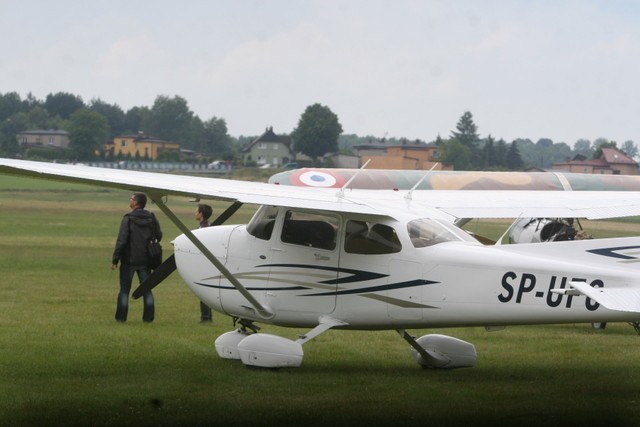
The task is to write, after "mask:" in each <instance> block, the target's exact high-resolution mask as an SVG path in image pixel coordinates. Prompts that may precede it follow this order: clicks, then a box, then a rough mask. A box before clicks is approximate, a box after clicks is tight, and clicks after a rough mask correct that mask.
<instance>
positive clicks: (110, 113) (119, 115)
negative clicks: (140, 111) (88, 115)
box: [89, 98, 126, 139]
mask: <svg viewBox="0 0 640 427" xmlns="http://www.w3.org/2000/svg"><path fill="white" fill-rule="evenodd" d="M89 109H90V110H91V111H95V112H96V113H99V114H102V115H103V116H104V117H105V118H106V119H107V123H108V124H109V129H110V130H111V133H110V135H109V137H110V138H111V139H113V138H115V137H116V136H118V135H122V134H123V133H124V132H125V129H126V128H125V121H124V117H125V116H124V111H122V108H120V107H119V106H118V104H109V103H107V102H104V101H103V100H101V99H100V98H95V99H92V100H91V103H90V104H89Z"/></svg>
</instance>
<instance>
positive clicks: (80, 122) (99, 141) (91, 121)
mask: <svg viewBox="0 0 640 427" xmlns="http://www.w3.org/2000/svg"><path fill="white" fill-rule="evenodd" d="M108 138H109V124H108V122H107V119H106V118H105V117H104V116H103V115H102V114H99V113H96V112H95V111H91V110H89V109H88V108H83V109H80V110H78V111H76V112H75V113H73V114H72V115H71V119H70V124H69V148H71V150H73V152H74V153H75V155H76V156H77V159H78V160H92V159H94V158H95V157H96V155H95V153H96V151H97V152H99V151H101V149H102V145H103V144H104V143H105V142H107V141H108Z"/></svg>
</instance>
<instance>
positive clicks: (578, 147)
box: [573, 139, 593, 159]
mask: <svg viewBox="0 0 640 427" xmlns="http://www.w3.org/2000/svg"><path fill="white" fill-rule="evenodd" d="M573 151H574V153H575V154H582V155H583V156H585V157H586V158H587V159H588V158H590V157H592V156H593V148H592V147H591V141H589V140H588V139H579V140H577V141H576V143H575V144H574V145H573Z"/></svg>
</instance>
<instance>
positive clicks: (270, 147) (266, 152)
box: [242, 127, 293, 167]
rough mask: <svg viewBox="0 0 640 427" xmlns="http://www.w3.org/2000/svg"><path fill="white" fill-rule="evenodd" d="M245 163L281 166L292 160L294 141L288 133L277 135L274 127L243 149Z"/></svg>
mask: <svg viewBox="0 0 640 427" xmlns="http://www.w3.org/2000/svg"><path fill="white" fill-rule="evenodd" d="M242 158H243V163H244V164H245V165H246V164H247V163H251V162H255V163H256V164H257V165H258V166H264V165H270V166H273V167H280V166H282V165H285V164H287V163H289V162H291V161H292V159H293V151H292V141H291V137H290V136H288V135H276V134H275V133H274V132H273V127H268V128H267V129H266V130H265V132H264V133H263V134H262V135H260V136H259V137H257V138H256V139H254V140H253V141H252V142H251V143H250V144H249V145H247V146H246V147H245V148H243V149H242Z"/></svg>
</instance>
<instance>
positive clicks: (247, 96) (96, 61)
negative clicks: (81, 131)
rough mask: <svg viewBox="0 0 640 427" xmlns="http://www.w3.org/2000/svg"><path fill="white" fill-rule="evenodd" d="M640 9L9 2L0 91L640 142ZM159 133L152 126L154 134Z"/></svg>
mask: <svg viewBox="0 0 640 427" xmlns="http://www.w3.org/2000/svg"><path fill="white" fill-rule="evenodd" d="M639 22H640V2H638V1H635V0H609V1H606V0H603V1H596V0H579V1H578V0H576V1H572V0H566V1H565V0H551V1H545V0H540V1H536V0H529V1H520V0H473V1H467V0H448V1H446V0H443V1H436V0H434V1H430V0H268V1H267V0H262V1H258V0H208V1H198V0H182V1H175V0H173V1H165V0H152V1H147V0H126V1H121V0H110V1H108V2H90V1H86V0H84V1H72V0H56V1H49V0H45V1H37V0H19V1H18V0H0V93H7V92H18V93H19V94H20V95H21V96H22V97H26V95H27V94H28V93H32V94H33V95H34V96H35V97H36V98H38V99H42V100H44V99H45V98H46V96H47V95H48V94H50V93H56V92H68V93H72V94H74V95H78V96H81V97H82V99H83V100H84V101H85V102H87V103H88V102H90V101H91V100H92V99H98V98H99V99H101V100H103V101H105V102H108V103H110V104H117V105H119V106H120V107H121V108H122V109H123V110H125V111H126V110H128V109H130V108H132V107H134V106H149V107H151V106H152V105H153V102H154V100H155V99H156V97H157V96H158V95H166V96H170V97H172V96H181V97H182V98H184V99H186V100H187V102H188V105H189V107H190V108H191V110H192V111H193V112H194V113H195V114H196V115H198V116H199V117H200V118H201V119H202V120H208V119H210V118H213V117H216V118H222V119H224V120H225V121H226V123H227V127H228V130H229V134H230V135H232V136H236V137H237V136H241V135H245V136H251V135H259V134H261V133H262V132H264V130H265V129H266V128H267V127H270V126H272V127H273V130H274V131H275V132H276V133H290V132H291V131H293V129H295V127H296V126H297V124H298V121H299V120H300V117H301V115H302V114H303V113H304V110H305V109H306V108H307V107H308V106H310V105H313V104H315V103H319V104H321V105H324V106H326V107H328V108H330V109H331V111H333V112H334V113H335V114H336V115H337V116H338V120H339V121H340V124H341V125H342V128H343V131H344V133H345V134H357V135H359V136H369V135H370V136H373V137H376V138H383V137H387V138H389V137H396V138H408V139H410V140H413V139H421V140H423V141H427V142H429V141H433V140H434V139H436V137H437V136H438V135H439V136H441V137H443V138H447V137H449V136H450V135H451V132H452V131H453V130H455V126H456V124H457V122H458V120H459V119H460V117H461V116H462V115H463V114H464V112H465V111H470V112H471V113H472V115H473V119H474V122H475V124H476V125H477V126H478V133H479V134H480V136H483V137H485V136H487V135H492V136H493V137H494V138H498V139H499V138H504V139H505V140H506V141H507V142H510V141H512V140H514V139H516V138H529V139H531V140H532V141H534V142H535V141H537V140H538V139H540V138H550V139H552V140H553V141H554V142H556V143H558V142H566V143H567V144H569V145H571V146H572V145H573V144H574V143H575V141H577V140H578V139H581V138H584V139H589V140H591V141H594V140H595V139H597V138H607V139H608V140H613V141H616V142H618V146H621V145H622V144H623V143H624V142H625V141H628V140H632V141H634V142H636V143H637V144H640V117H639V114H638V113H640V81H639V79H640V25H638V23H639ZM141 130H144V129H141Z"/></svg>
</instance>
